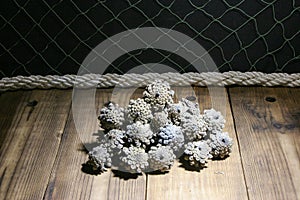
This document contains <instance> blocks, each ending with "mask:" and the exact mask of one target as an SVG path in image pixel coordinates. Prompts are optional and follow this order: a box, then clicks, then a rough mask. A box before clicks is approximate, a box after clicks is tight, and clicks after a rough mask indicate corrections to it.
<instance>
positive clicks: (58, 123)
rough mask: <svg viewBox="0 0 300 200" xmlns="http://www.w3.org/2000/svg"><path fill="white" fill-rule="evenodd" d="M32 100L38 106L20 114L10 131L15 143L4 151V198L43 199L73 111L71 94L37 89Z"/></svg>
mask: <svg viewBox="0 0 300 200" xmlns="http://www.w3.org/2000/svg"><path fill="white" fill-rule="evenodd" d="M25 93H27V92H25ZM29 94H30V93H29ZM27 98H28V96H27V97H26V99H27ZM29 98H30V100H36V101H37V102H38V104H37V105H36V106H35V108H34V109H33V110H32V108H30V107H26V108H25V109H23V110H24V111H23V112H22V109H21V112H20V113H16V116H17V118H19V120H17V121H15V122H13V124H12V126H11V128H10V129H9V130H8V131H7V135H10V136H9V137H11V140H10V141H6V142H7V143H6V142H5V145H6V146H7V148H5V149H4V151H3V152H1V153H2V155H3V157H1V163H0V171H1V172H5V173H4V177H3V179H2V184H1V199H42V198H43V195H44V192H45V190H46V187H47V183H48V179H49V176H50V172H51V168H52V166H53V164H54V160H55V157H56V153H57V150H58V147H59V143H60V139H61V134H62V133H63V129H64V126H65V122H66V119H67V116H68V112H69V109H70V103H71V95H70V92H67V91H62V90H51V91H49V90H35V91H32V94H31V95H30V97H29ZM20 105H22V106H24V104H23V103H21V104H20ZM25 105H26V104H25ZM2 174H3V173H2Z"/></svg>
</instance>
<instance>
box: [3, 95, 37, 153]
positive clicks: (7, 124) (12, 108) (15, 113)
mask: <svg viewBox="0 0 300 200" xmlns="http://www.w3.org/2000/svg"><path fill="white" fill-rule="evenodd" d="M30 93H31V92H24V91H10V92H5V93H2V94H0V105H1V106H0V130H1V132H0V149H1V147H2V144H6V143H7V140H9V139H10V138H6V137H9V136H10V135H7V134H8V132H9V129H10V128H11V125H12V124H16V121H18V118H17V117H19V116H20V113H22V112H23V111H24V109H25V107H26V101H28V98H29V95H30ZM4 141H6V142H4ZM1 152H3V150H2V149H1Z"/></svg>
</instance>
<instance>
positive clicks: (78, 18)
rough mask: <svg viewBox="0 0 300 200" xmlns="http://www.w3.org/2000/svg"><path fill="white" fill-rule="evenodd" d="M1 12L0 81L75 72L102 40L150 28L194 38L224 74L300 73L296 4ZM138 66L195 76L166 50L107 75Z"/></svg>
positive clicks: (105, 5) (33, 0)
mask: <svg viewBox="0 0 300 200" xmlns="http://www.w3.org/2000/svg"><path fill="white" fill-rule="evenodd" d="M0 12H1V17H0V38H1V44H0V76H1V77H4V76H8V77H10V76H16V75H31V74H32V75H38V74H39V75H47V74H58V75H64V74H76V73H77V70H78V69H79V66H80V64H81V62H82V61H83V60H84V58H85V57H86V56H87V54H88V53H89V52H90V51H91V49H92V48H94V47H95V46H97V45H98V44H100V43H101V42H102V41H103V40H105V39H106V38H108V37H110V36H112V35H114V34H117V33H119V32H122V31H125V30H128V29H132V28H137V27H149V26H158V27H163V28H171V29H174V30H177V31H180V32H182V33H185V34H187V35H188V36H190V37H192V38H195V40H196V41H197V42H199V43H200V44H201V45H202V46H203V47H204V48H205V49H206V50H208V51H209V53H210V55H211V56H212V58H213V59H214V61H215V63H216V64H217V66H218V69H219V71H221V72H225V71H230V70H235V71H243V72H245V71H261V72H266V73H271V72H287V73H295V72H300V33H299V30H300V1H299V0H274V1H270V0H265V1H262V0H252V1H240V0H227V1H226V0H211V1H209V0H205V1H204V0H176V1H174V0H172V1H171V0H147V1H145V0H144V1H141V0H140V1H136V0H135V1H123V0H107V1H99V0H98V1H97V0H85V1H82V0H72V1H69V0H63V1H62V0H61V1H58V0H52V1H45V0H13V1H10V0H2V1H1V3H0ZM137 60H138V61H139V62H137ZM140 63H162V64H166V65H168V66H171V67H173V68H174V69H176V70H178V71H179V70H180V69H181V72H187V71H195V70H194V68H193V66H191V65H190V64H189V63H187V61H185V60H184V59H182V58H180V57H178V56H176V55H175V54H172V53H171V52H165V51H154V50H151V49H142V50H137V51H134V52H130V53H129V54H125V55H123V56H121V57H119V58H118V59H117V60H115V61H114V62H113V64H112V65H111V66H110V67H109V68H108V69H107V70H106V72H109V73H125V72H127V71H128V70H129V69H131V68H132V67H135V66H137V65H140ZM182 69H184V70H182Z"/></svg>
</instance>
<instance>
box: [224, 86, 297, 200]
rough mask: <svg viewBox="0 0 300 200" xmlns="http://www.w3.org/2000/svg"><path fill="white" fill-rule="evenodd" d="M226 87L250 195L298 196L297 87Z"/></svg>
mask: <svg viewBox="0 0 300 200" xmlns="http://www.w3.org/2000/svg"><path fill="white" fill-rule="evenodd" d="M229 91H230V98H231V103H232V108H233V113H234V119H235V124H236V131H237V134H238V140H239V144H240V151H241V155H242V161H243V167H244V171H245V177H246V182H247V188H248V193H249V197H250V199H280V200H282V199H300V196H299V191H300V190H299V188H300V179H299V174H300V167H299V166H300V165H299V146H300V134H299V133H300V129H299V124H300V123H299V119H300V118H299V116H300V107H299V105H300V100H299V99H300V89H299V88H296V89H291V88H263V87H249V88H244V87H238V88H231V89H230V90H229ZM267 97H271V98H268V100H269V101H271V102H268V101H267V100H266V98H267ZM274 100H275V102H272V101H274Z"/></svg>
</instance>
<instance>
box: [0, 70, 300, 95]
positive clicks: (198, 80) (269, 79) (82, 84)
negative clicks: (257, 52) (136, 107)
mask: <svg viewBox="0 0 300 200" xmlns="http://www.w3.org/2000/svg"><path fill="white" fill-rule="evenodd" d="M157 79H162V80H165V81H168V82H169V83H170V84H171V85H172V86H188V85H194V86H209V85H216V86H229V85H240V86H254V85H261V86H287V87H299V86H300V73H294V74H286V73H270V74H266V73H262V72H237V71H229V72H224V73H219V72H203V73H194V72H189V73H184V74H179V73H173V72H168V73H162V74H158V73H145V74H124V75H118V74H105V75H102V74H85V75H81V76H78V75H64V76H58V75H47V76H40V75H31V76H16V77H11V78H8V77H5V78H2V79H1V80H0V91H8V90H18V89H36V88H40V89H50V88H59V89H66V88H72V87H74V86H75V87H76V88H93V87H97V88H107V87H114V86H117V87H144V86H146V85H147V84H149V83H151V82H152V81H153V80H157Z"/></svg>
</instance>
